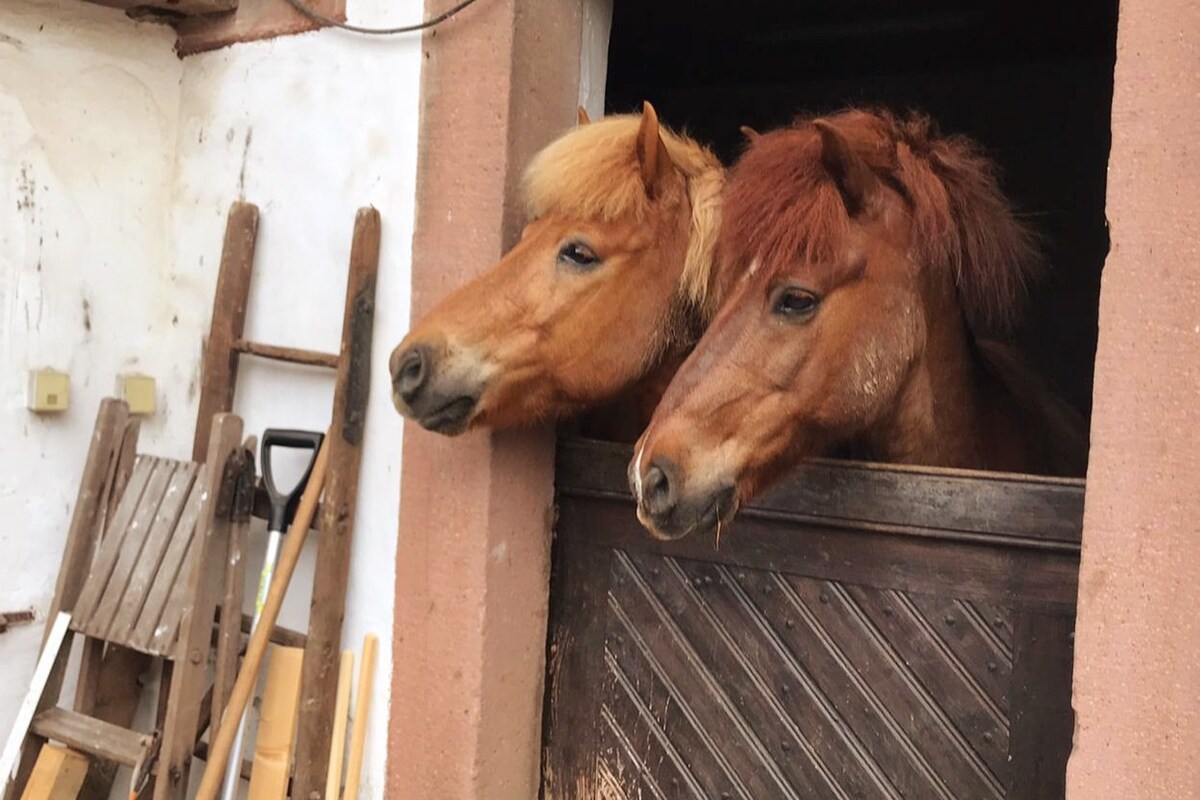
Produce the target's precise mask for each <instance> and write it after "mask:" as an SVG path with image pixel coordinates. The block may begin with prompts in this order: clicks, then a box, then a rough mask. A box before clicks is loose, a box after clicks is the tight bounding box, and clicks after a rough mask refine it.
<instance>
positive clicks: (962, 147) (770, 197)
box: [718, 109, 1041, 336]
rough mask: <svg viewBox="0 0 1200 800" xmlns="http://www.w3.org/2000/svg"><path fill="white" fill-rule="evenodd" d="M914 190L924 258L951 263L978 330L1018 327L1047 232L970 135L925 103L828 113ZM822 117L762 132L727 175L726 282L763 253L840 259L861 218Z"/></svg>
mask: <svg viewBox="0 0 1200 800" xmlns="http://www.w3.org/2000/svg"><path fill="white" fill-rule="evenodd" d="M822 119H823V120H825V121H826V122H828V123H830V124H832V125H833V126H834V127H836V128H837V130H838V131H839V132H840V133H841V134H842V135H843V136H844V137H845V138H846V139H847V140H848V141H849V142H850V144H851V146H852V147H853V148H854V150H855V152H856V153H858V155H859V156H861V157H862V158H863V159H864V160H865V161H866V162H867V164H868V165H869V166H870V167H871V168H872V169H873V170H874V171H875V172H876V174H877V175H879V176H880V177H881V178H882V179H883V180H885V181H886V182H887V183H888V184H889V185H891V186H892V187H894V188H895V189H897V190H898V191H899V192H900V194H901V195H902V196H904V197H905V198H906V200H907V201H908V204H909V209H910V213H911V215H912V224H913V242H914V247H915V251H916V252H915V255H916V258H917V260H918V262H919V263H920V264H921V266H922V267H923V268H926V269H944V270H950V271H951V274H952V275H953V276H954V280H955V284H956V285H957V287H958V296H959V301H960V303H961V304H962V308H963V311H964V314H965V315H966V319H967V322H968V324H969V325H970V327H971V330H972V332H973V333H974V334H975V335H976V336H987V335H995V334H997V333H1003V332H1006V331H1008V330H1009V329H1011V327H1012V325H1013V324H1014V323H1015V321H1016V319H1017V318H1018V316H1019V314H1020V311H1021V309H1022V306H1023V303H1024V300H1025V295H1026V288H1027V284H1028V283H1029V281H1030V279H1031V278H1033V277H1034V276H1035V275H1036V274H1037V272H1038V271H1039V268H1040V265H1041V259H1040V257H1039V252H1038V247H1037V240H1036V238H1035V236H1034V235H1033V233H1032V232H1031V231H1030V230H1029V229H1028V228H1026V227H1025V226H1024V225H1022V224H1021V223H1020V222H1019V221H1017V219H1016V218H1015V216H1014V215H1013V211H1012V207H1011V206H1010V204H1009V202H1008V200H1007V199H1006V198H1005V197H1004V195H1003V193H1002V192H1001V191H1000V187H999V184H998V181H997V171H996V167H995V165H994V164H993V163H992V162H991V161H990V160H988V159H987V158H986V157H985V156H984V155H983V154H982V153H981V152H980V151H979V148H978V147H977V146H976V145H975V143H974V142H972V141H971V140H970V139H968V138H966V137H963V136H941V135H940V134H939V133H938V132H937V130H936V128H935V126H934V124H933V122H932V121H931V120H930V119H929V118H928V117H925V116H923V115H919V114H909V115H908V116H905V117H899V116H896V115H894V114H891V113H889V112H886V111H866V110H860V109H852V110H848V111H843V112H841V113H838V114H834V115H832V116H826V117H822ZM812 122H813V120H812V119H811V118H809V119H800V120H797V121H796V122H795V123H794V124H793V125H791V126H790V127H787V128H782V129H779V130H776V131H772V132H770V133H766V134H763V135H761V136H758V137H756V138H755V139H754V140H752V142H751V143H750V145H749V146H748V148H747V150H746V152H745V153H744V154H743V156H742V157H741V159H740V160H739V162H738V164H737V165H736V166H735V167H734V168H733V170H732V172H731V174H730V179H729V182H728V184H727V189H726V194H725V203H724V218H723V221H722V235H721V237H720V244H719V273H718V285H719V286H720V287H722V288H727V287H730V286H731V285H732V282H733V280H734V279H736V277H737V276H738V275H740V274H741V273H742V272H744V271H745V270H746V269H748V268H749V265H750V263H751V262H752V261H754V260H755V259H758V260H759V262H760V263H761V264H762V265H763V266H764V267H768V268H769V267H771V266H772V265H775V266H776V267H778V266H782V265H786V264H789V263H793V262H795V261H796V260H797V259H800V260H804V261H811V262H822V261H830V260H831V259H832V258H833V256H834V254H835V253H836V248H837V247H838V246H839V243H840V242H841V241H842V240H843V237H844V236H845V234H846V232H847V229H848V226H849V224H850V220H849V217H848V215H847V212H846V208H845V206H844V204H843V202H842V199H841V196H840V195H839V194H838V191H837V189H836V187H835V186H834V184H833V182H832V180H831V179H830V177H829V175H828V173H827V172H826V171H825V168H824V167H823V166H822V163H821V138H820V135H819V133H818V131H817V129H816V128H815V127H814V126H813V124H812Z"/></svg>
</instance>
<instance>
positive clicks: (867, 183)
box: [813, 119, 878, 217]
mask: <svg viewBox="0 0 1200 800" xmlns="http://www.w3.org/2000/svg"><path fill="white" fill-rule="evenodd" d="M813 126H814V127H816V129H817V132H818V133H820V134H821V164H822V166H824V167H825V170H826V171H827V172H828V173H829V177H831V178H833V182H834V183H835V184H836V185H837V188H838V192H839V193H841V195H842V202H843V203H845V204H846V210H847V211H848V212H850V216H852V217H855V216H858V215H859V214H861V213H862V212H863V210H864V209H866V207H867V203H868V201H869V200H870V198H871V195H872V194H873V193H874V191H875V189H876V186H877V184H878V179H877V178H876V177H875V173H874V172H872V171H871V168H870V166H868V165H867V162H866V161H864V160H863V159H862V157H861V156H859V155H858V153H855V152H854V148H852V147H851V146H850V142H848V141H846V137H845V136H842V134H841V133H840V132H839V131H838V130H837V129H836V128H834V127H833V126H832V125H830V124H829V123H828V122H826V121H825V120H821V119H819V120H816V121H815V122H813Z"/></svg>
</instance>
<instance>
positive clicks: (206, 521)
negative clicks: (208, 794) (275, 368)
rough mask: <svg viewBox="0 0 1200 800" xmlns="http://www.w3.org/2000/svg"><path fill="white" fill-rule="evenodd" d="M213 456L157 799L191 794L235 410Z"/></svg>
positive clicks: (220, 420) (238, 433)
mask: <svg viewBox="0 0 1200 800" xmlns="http://www.w3.org/2000/svg"><path fill="white" fill-rule="evenodd" d="M211 428H212V433H211V437H210V441H209V445H208V448H207V450H206V451H207V453H208V460H207V461H206V462H205V464H204V469H203V471H202V472H201V474H200V477H199V478H198V479H197V484H198V485H203V486H204V487H205V492H204V496H203V499H202V501H201V511H200V513H199V516H198V518H197V520H196V532H195V534H194V540H193V542H192V545H191V547H192V551H193V552H194V553H195V554H196V558H195V561H194V562H192V566H191V568H190V569H188V563H189V561H191V559H188V560H186V561H185V562H184V566H183V567H182V569H188V571H187V572H185V573H183V574H181V576H180V580H181V582H183V583H184V584H185V589H184V591H183V595H182V596H183V597H185V598H187V599H186V601H185V602H186V605H185V607H184V608H183V611H182V614H181V617H180V621H179V633H178V640H177V643H176V645H175V657H174V659H173V660H172V661H171V662H170V663H171V681H172V685H171V687H170V693H169V699H168V702H167V703H165V704H164V705H166V707H167V708H166V717H165V719H164V720H163V723H162V726H161V729H162V732H163V738H162V749H161V751H160V757H159V771H158V777H157V780H156V782H155V786H154V800H182V798H183V797H184V795H185V794H186V793H187V788H188V781H187V774H188V765H189V764H190V762H191V760H192V751H193V750H194V749H195V747H196V740H195V734H196V729H197V727H198V726H199V720H200V715H201V706H202V704H203V701H204V693H205V688H206V684H207V674H206V673H207V670H208V653H209V650H210V643H211V641H212V620H213V617H214V616H215V613H216V607H217V601H218V597H219V593H220V580H219V577H220V576H222V575H224V568H225V556H226V554H227V552H228V549H227V544H228V526H229V520H228V518H226V519H224V520H221V519H218V518H217V517H216V504H217V498H218V497H219V495H220V491H221V483H222V481H223V478H224V474H225V465H226V463H227V462H228V461H229V459H230V458H232V457H233V454H234V453H235V452H236V451H237V449H238V447H239V446H240V444H241V442H242V420H241V419H240V418H238V417H237V416H235V415H233V414H217V415H216V417H215V418H214V419H213V424H212V426H211Z"/></svg>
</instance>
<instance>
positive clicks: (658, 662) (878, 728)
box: [543, 441, 1083, 800]
mask: <svg viewBox="0 0 1200 800" xmlns="http://www.w3.org/2000/svg"><path fill="white" fill-rule="evenodd" d="M629 455H630V454H629V451H628V450H627V449H626V448H622V447H616V446H613V445H607V444H601V443H596V442H583V441H572V442H566V443H563V444H562V445H561V446H560V449H559V458H558V468H557V469H558V477H557V484H558V513H559V518H558V524H557V531H556V539H555V560H554V574H553V581H552V594H551V631H550V646H549V658H548V669H549V674H548V677H547V701H546V702H547V706H546V707H547V712H546V722H547V724H546V750H545V759H544V764H543V773H544V774H543V779H544V780H543V794H544V797H546V798H554V799H555V800H560V799H562V798H571V799H572V800H575V799H582V798H668V800H674V798H699V799H701V800H703V799H706V798H713V799H714V800H717V799H719V798H740V799H741V800H770V799H771V798H803V800H814V799H822V800H823V798H840V799H842V800H868V799H871V800H873V799H874V798H910V799H912V800H992V799H993V798H995V799H999V798H1005V799H1007V800H1035V799H1036V800H1049V799H1050V798H1062V797H1063V794H1064V788H1063V787H1064V774H1065V768H1066V760H1067V755H1068V753H1069V752H1070V747H1071V735H1072V728H1073V719H1072V711H1071V705H1070V698H1071V664H1072V636H1073V633H1072V632H1073V628H1074V618H1075V593H1076V585H1077V573H1078V566H1079V539H1080V530H1081V525H1082V514H1083V482H1082V481H1069V480H1051V479H1047V480H1043V479H1038V478H1033V477H1029V476H1013V475H994V476H993V475H985V474H983V473H968V472H960V471H948V470H929V469H913V468H888V467H880V466H876V465H862V464H837V463H831V462H824V463H820V464H814V465H811V466H806V467H805V468H803V469H802V470H801V471H800V472H799V473H798V474H797V475H795V476H794V477H793V478H791V479H790V480H789V481H788V482H787V484H786V485H784V486H782V487H780V488H779V489H778V490H776V491H775V492H773V493H772V494H770V495H769V496H768V497H766V498H764V499H763V500H762V501H760V502H758V503H756V504H755V505H754V506H752V507H750V508H747V509H745V510H743V511H742V513H741V515H740V516H739V518H738V520H737V521H736V522H735V524H733V525H732V526H731V527H729V528H728V529H726V530H725V531H724V534H723V536H722V538H721V542H720V547H719V549H718V548H717V547H715V546H714V542H713V540H712V539H711V538H707V539H700V538H691V537H689V538H685V539H683V540H681V541H678V542H670V543H664V542H658V541H655V540H654V539H652V538H651V537H650V536H649V535H648V534H646V533H645V532H644V531H643V530H642V529H641V527H640V526H639V524H638V522H637V520H636V518H635V516H634V508H633V501H632V499H631V498H630V496H629V492H628V490H627V488H626V479H625V468H626V465H627V464H628V460H629Z"/></svg>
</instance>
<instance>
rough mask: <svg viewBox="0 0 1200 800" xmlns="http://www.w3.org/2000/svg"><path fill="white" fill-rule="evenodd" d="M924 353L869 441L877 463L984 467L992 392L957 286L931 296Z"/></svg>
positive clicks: (939, 287) (931, 289)
mask: <svg viewBox="0 0 1200 800" xmlns="http://www.w3.org/2000/svg"><path fill="white" fill-rule="evenodd" d="M924 312H925V330H926V340H925V346H924V348H923V349H922V350H921V353H920V356H919V357H918V359H917V361H916V362H915V363H914V364H913V365H912V368H911V369H910V371H909V375H908V378H907V380H906V381H905V382H904V384H903V385H902V387H901V389H900V392H899V395H898V397H897V402H896V404H895V406H894V408H893V410H892V411H891V413H890V414H888V415H886V416H885V417H884V418H883V419H882V420H881V421H880V422H879V423H878V424H877V425H876V426H875V427H874V428H873V429H872V430H871V431H870V432H869V433H868V435H867V437H866V442H865V445H866V447H867V449H868V450H869V451H870V454H871V456H872V457H874V458H878V459H881V460H884V461H888V462H893V463H902V464H921V465H924V466H947V467H965V468H984V467H986V466H988V464H989V462H990V461H991V460H992V455H991V453H990V452H989V451H990V449H991V448H990V446H988V439H989V437H986V436H981V435H980V433H981V431H984V430H986V429H987V428H989V427H991V422H990V420H991V418H992V416H993V414H994V411H993V392H992V390H991V388H992V387H991V386H990V383H989V377H988V375H987V373H986V371H985V370H982V369H981V368H980V364H979V362H978V359H977V358H976V357H975V354H974V344H973V342H972V339H971V335H970V332H969V331H968V329H967V325H966V320H965V318H964V317H963V313H962V309H961V307H960V306H959V305H958V301H957V296H956V293H955V290H954V287H953V285H950V284H949V282H948V281H947V282H946V284H944V285H933V286H930V287H928V291H927V292H926V304H925V308H924Z"/></svg>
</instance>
